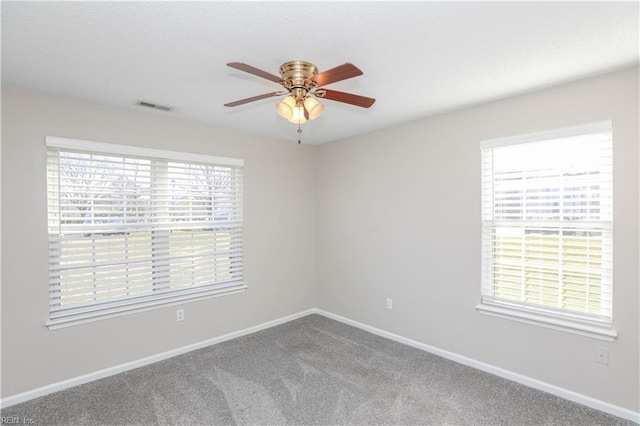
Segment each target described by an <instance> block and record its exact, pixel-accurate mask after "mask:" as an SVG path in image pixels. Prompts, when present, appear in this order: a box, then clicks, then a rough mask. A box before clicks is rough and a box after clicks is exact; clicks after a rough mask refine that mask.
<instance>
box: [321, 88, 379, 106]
mask: <svg viewBox="0 0 640 426" xmlns="http://www.w3.org/2000/svg"><path fill="white" fill-rule="evenodd" d="M318 92H319V93H318ZM318 92H316V96H317V97H319V98H322V99H329V100H331V101H337V102H344V103H345V104H351V105H355V106H359V107H362V108H369V107H370V106H371V105H373V104H374V103H375V101H376V100H375V99H373V98H367V97H366V96H359V95H354V94H353V93H345V92H338V91H337V90H329V89H322V90H318Z"/></svg>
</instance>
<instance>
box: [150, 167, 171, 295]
mask: <svg viewBox="0 0 640 426" xmlns="http://www.w3.org/2000/svg"><path fill="white" fill-rule="evenodd" d="M168 197H169V174H168V162H167V161H166V160H163V159H159V158H156V159H153V160H152V162H151V200H152V206H153V208H152V212H153V213H152V216H153V218H152V224H153V225H152V231H151V257H152V262H151V264H152V266H151V270H152V277H153V282H152V288H153V291H157V290H159V289H160V288H161V287H162V282H163V281H164V280H165V279H166V280H167V281H170V277H166V276H165V274H169V273H170V269H169V264H170V259H169V258H168V256H164V255H163V254H164V253H169V252H170V250H169V249H168V247H167V245H168V244H169V232H170V231H169V229H168V226H167V225H168V224H169V198H168Z"/></svg>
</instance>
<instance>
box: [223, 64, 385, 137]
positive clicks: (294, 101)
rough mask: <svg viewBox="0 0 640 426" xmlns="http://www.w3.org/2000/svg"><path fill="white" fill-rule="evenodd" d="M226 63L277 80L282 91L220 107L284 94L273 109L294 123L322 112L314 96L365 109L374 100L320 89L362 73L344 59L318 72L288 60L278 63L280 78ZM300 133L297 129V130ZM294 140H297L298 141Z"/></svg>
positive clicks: (301, 121) (311, 118) (251, 68)
mask: <svg viewBox="0 0 640 426" xmlns="http://www.w3.org/2000/svg"><path fill="white" fill-rule="evenodd" d="M227 66H229V67H231V68H235V69H238V70H240V71H244V72H247V73H249V74H253V75H256V76H258V77H262V78H265V79H267V80H270V81H273V82H274V83H278V84H280V85H281V86H282V87H283V88H284V89H285V91H279V92H272V93H265V94H264V95H258V96H253V97H251V98H246V99H241V100H239V101H235V102H230V103H227V104H224V106H226V107H235V106H238V105H243V104H246V103H249V102H254V101H258V100H261V99H266V98H270V97H274V96H282V95H287V96H286V97H285V98H284V99H283V100H282V101H281V102H278V103H277V104H276V111H277V113H278V115H280V116H281V117H282V118H286V119H287V120H289V121H290V122H291V123H295V124H298V125H300V124H302V123H304V122H306V121H307V120H314V119H316V118H318V117H320V115H322V112H323V111H324V105H323V104H321V103H320V102H318V101H317V100H316V98H319V99H328V100H332V101H336V102H343V103H347V104H350V105H355V106H358V107H361V108H369V107H370V106H371V105H373V104H374V102H375V101H376V100H375V99H373V98H368V97H365V96H359V95H354V94H352V93H345V92H338V91H336V90H328V89H324V88H321V87H322V86H325V85H327V84H331V83H335V82H338V81H342V80H346V79H348V78H352V77H357V76H359V75H362V71H361V70H360V69H359V68H358V67H356V66H355V65H353V64H350V63H348V62H347V63H345V64H342V65H339V66H337V67H335V68H332V69H330V70H327V71H324V72H321V73H318V67H316V66H315V65H314V64H312V63H310V62H305V61H289V62H285V63H284V64H282V65H281V66H280V77H278V76H276V75H273V74H270V73H268V72H266V71H262V70H260V69H258V68H255V67H253V66H251V65H248V64H244V63H242V62H231V63H228V64H227ZM300 132H301V130H300V129H298V133H300ZM298 142H300V141H299V140H298Z"/></svg>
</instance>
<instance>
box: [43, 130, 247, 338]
mask: <svg viewBox="0 0 640 426" xmlns="http://www.w3.org/2000/svg"><path fill="white" fill-rule="evenodd" d="M45 146H46V149H47V167H48V169H47V173H46V177H47V187H48V189H47V191H48V193H49V192H50V191H51V188H52V187H55V188H58V187H57V185H59V179H60V176H59V171H58V170H57V167H58V166H57V165H56V164H55V163H54V165H53V168H54V169H55V170H54V171H52V170H49V168H50V167H52V163H51V162H50V157H51V156H52V155H54V154H51V153H50V152H49V151H50V150H58V151H67V152H78V153H84V154H93V155H98V156H99V155H106V156H109V155H113V156H121V157H123V159H130V158H136V159H149V160H151V163H150V164H156V163H162V162H164V163H165V168H166V169H167V170H168V168H169V166H168V164H170V163H175V164H184V165H190V167H191V165H210V166H218V167H219V166H224V167H229V168H230V170H232V171H233V173H235V175H234V176H235V178H234V180H233V185H234V190H236V191H237V193H234V195H235V198H234V201H233V202H232V207H231V208H232V209H235V210H234V211H235V212H236V213H235V217H234V220H232V221H230V222H229V223H228V225H227V224H226V223H225V224H223V225H222V226H221V227H222V228H225V229H227V228H228V229H232V230H233V231H229V232H234V233H235V234H234V235H236V234H237V235H239V238H240V240H242V238H243V234H244V225H243V223H244V221H243V212H242V210H243V209H242V198H243V182H242V180H243V167H244V160H242V159H237V158H227V157H217V156H211V155H205V154H195V153H187V152H178V151H168V150H160V149H154V148H145V147H139V146H129V145H119V144H111V143H103V142H93V141H85V140H77V139H69V138H60V137H55V136H47V137H46V141H45ZM58 158H59V157H58ZM58 164H60V163H59V161H58ZM151 168H152V169H153V167H151ZM149 176H150V177H149V179H151V180H153V179H156V181H155V183H151V180H150V182H149V185H151V187H153V186H154V185H156V186H158V185H163V184H167V182H164V181H162V180H158V179H157V175H156V171H152V170H151V169H150V171H149ZM58 190H59V188H58ZM150 191H151V192H153V190H152V189H150ZM55 198H56V197H55V196H50V195H48V196H47V200H48V201H47V220H48V224H49V225H48V241H49V265H50V266H49V268H48V269H49V274H50V277H51V276H54V275H55V273H52V271H54V270H56V268H59V267H60V266H59V263H58V264H55V262H52V259H54V260H55V255H53V254H52V252H55V251H56V241H55V240H56V238H58V239H60V238H62V235H63V234H62V233H61V228H60V216H57V215H59V213H60V211H61V210H60V205H59V203H60V201H59V195H58V200H57V202H56V200H55ZM52 199H53V200H54V201H52ZM154 202H155V201H154V198H153V196H152V197H151V199H150V201H149V205H152V204H154ZM167 202H168V201H167ZM52 206H53V211H52V210H51V209H52ZM149 214H151V215H152V216H154V215H156V214H157V210H156V207H153V208H151V210H150V211H149ZM56 218H57V219H56ZM56 220H57V222H56ZM92 220H93V219H92ZM152 222H153V221H152ZM56 223H57V226H58V230H57V231H55V228H56V225H55V224H56ZM207 223H208V222H207ZM225 225H227V226H225ZM110 226H111V225H110ZM154 226H155V225H150V226H149V228H150V229H151V230H152V231H151V235H153V232H154V231H153V229H157V228H154ZM180 228H183V226H180ZM184 228H185V229H186V230H187V231H188V230H189V229H191V231H188V232H191V233H195V232H198V230H197V228H193V227H190V226H186V227H184ZM52 229H53V230H54V231H52ZM202 231H205V232H204V234H205V235H206V234H207V231H212V230H210V229H208V228H203V229H200V233H203V232H202ZM213 232H215V231H213ZM92 235H93V234H90V235H89V236H87V235H84V237H90V236H92ZM106 235H110V234H106ZM150 238H151V240H150V244H152V240H153V236H151V237H150ZM205 238H206V236H205ZM230 238H231V237H230ZM58 244H59V243H58ZM216 245H217V243H216ZM167 250H172V249H171V248H169V249H167ZM214 251H215V249H214ZM243 252H244V250H243V249H242V243H241V242H240V243H239V254H237V252H234V257H235V259H233V261H236V260H239V261H240V267H239V272H238V273H237V275H235V277H234V279H233V280H232V282H229V283H227V284H225V283H215V282H214V283H212V284H204V285H196V286H189V285H186V286H182V287H180V288H178V289H175V290H174V289H172V286H173V285H174V284H169V285H168V286H167V285H166V284H165V289H164V290H165V291H159V292H158V294H153V292H155V291H156V290H155V289H156V288H157V285H158V282H157V281H156V278H155V277H154V278H152V279H151V282H150V286H151V287H150V288H152V292H151V293H146V294H144V295H143V296H135V297H134V296H131V294H128V295H127V296H125V297H121V298H119V299H114V300H106V301H103V302H100V303H97V304H95V305H91V304H79V305H78V306H71V307H70V308H68V309H65V310H61V311H57V312H54V311H53V310H52V307H53V306H54V305H53V303H54V302H53V301H54V296H53V295H51V292H52V291H51V289H52V286H53V284H52V281H51V278H50V282H49V285H48V289H49V292H50V296H49V297H48V300H49V303H50V306H51V308H50V310H49V315H48V320H47V321H46V326H47V327H48V328H49V329H50V330H54V329H58V328H63V327H68V326H73V325H78V324H84V323H88V322H93V321H98V320H103V319H107V318H113V317H117V316H122V315H129V314H134V313H139V312H145V311H149V310H154V309H159V308H163V307H167V306H173V305H177V304H182V303H185V302H187V301H196V300H203V299H208V298H212V297H220V296H225V295H231V294H237V293H241V292H243V291H244V290H245V289H247V288H248V286H247V285H246V284H245V282H244V278H243V266H242V264H241V262H242V259H243V257H244V256H243ZM52 256H54V257H52ZM152 256H153V255H152ZM214 256H217V253H214ZM125 257H126V256H125ZM59 258H60V256H59V255H58V259H59ZM127 262H128V260H127ZM154 262H155V260H153V261H152V264H154ZM162 262H164V263H166V262H167V260H163V261H162ZM127 264H128V263H127ZM165 268H166V267H165ZM152 270H153V267H152ZM235 272H236V270H235V269H234V273H235ZM154 274H155V273H152V274H151V275H152V276H154Z"/></svg>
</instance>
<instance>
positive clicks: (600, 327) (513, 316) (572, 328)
mask: <svg viewBox="0 0 640 426" xmlns="http://www.w3.org/2000/svg"><path fill="white" fill-rule="evenodd" d="M476 309H477V310H478V312H480V313H481V314H483V315H489V316H492V317H497V318H503V319H507V320H511V321H518V322H523V323H525V324H531V325H537V326H539V327H545V328H550V329H552V330H560V331H564V332H567V333H573V334H578V335H580V336H587V337H591V338H594V339H600V340H607V341H609V342H612V341H614V340H615V339H616V337H618V332H617V331H615V330H614V329H612V328H611V327H610V326H609V325H607V324H599V323H596V322H590V321H587V320H572V319H565V318H559V317H558V316H554V315H552V314H546V313H545V312H534V311H532V310H526V309H524V308H520V307H515V306H514V307H512V306H505V305H502V304H497V303H496V304H494V303H491V302H481V303H480V304H478V305H477V306H476Z"/></svg>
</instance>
